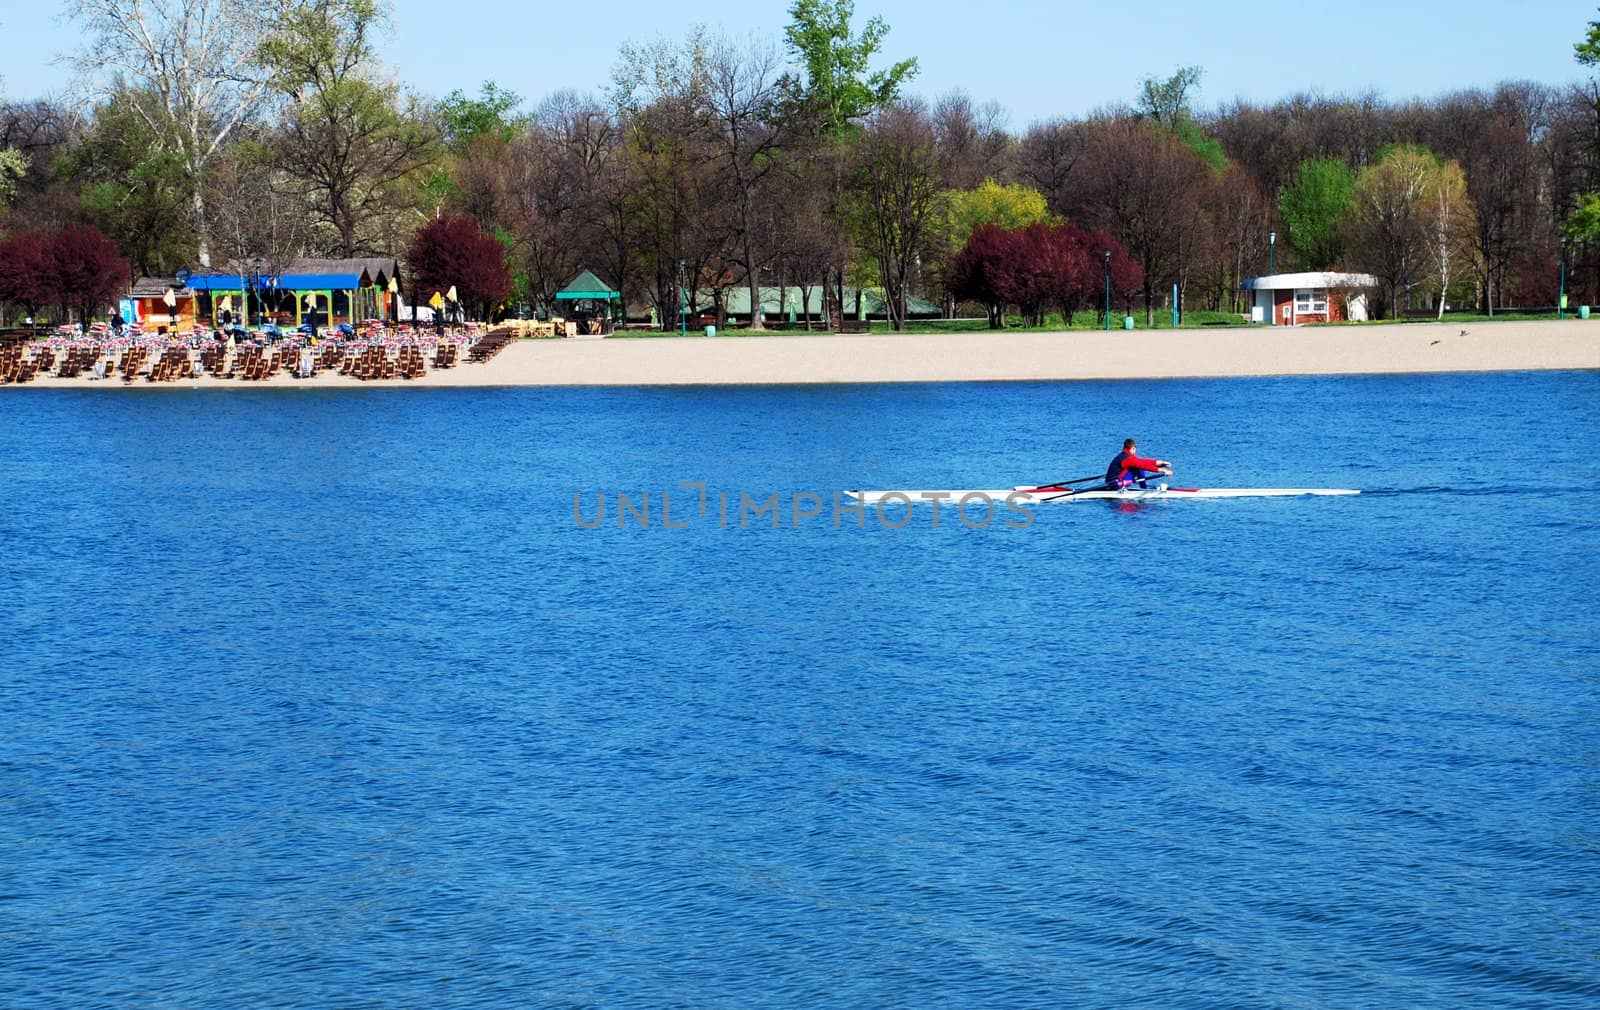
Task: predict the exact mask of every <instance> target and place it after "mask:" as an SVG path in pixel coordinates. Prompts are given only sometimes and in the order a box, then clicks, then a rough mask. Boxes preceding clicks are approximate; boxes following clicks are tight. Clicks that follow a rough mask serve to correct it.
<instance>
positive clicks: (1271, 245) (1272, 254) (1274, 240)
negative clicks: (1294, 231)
mask: <svg viewBox="0 0 1600 1010" xmlns="http://www.w3.org/2000/svg"><path fill="white" fill-rule="evenodd" d="M1277 252H1278V233H1277V232H1275V231H1269V232H1267V276H1268V277H1271V276H1272V266H1273V261H1274V260H1276V259H1277Z"/></svg>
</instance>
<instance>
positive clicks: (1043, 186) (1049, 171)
mask: <svg viewBox="0 0 1600 1010" xmlns="http://www.w3.org/2000/svg"><path fill="white" fill-rule="evenodd" d="M1083 143H1084V126H1083V124H1082V123H1079V122H1073V121H1070V120H1066V119H1052V120H1049V121H1048V122H1043V123H1035V124H1033V125H1032V126H1030V127H1028V132H1027V133H1025V134H1023V137H1022V141H1021V144H1020V145H1019V147H1018V150H1017V169H1016V171H1017V176H1018V177H1019V178H1020V179H1021V180H1022V181H1023V182H1025V183H1027V184H1028V185H1030V186H1032V187H1033V188H1034V189H1037V190H1038V191H1039V192H1041V193H1043V194H1044V198H1045V201H1046V203H1048V204H1049V206H1050V211H1051V213H1053V214H1063V215H1064V214H1066V213H1067V207H1068V205H1069V204H1070V203H1071V195H1070V192H1069V189H1068V187H1069V186H1070V185H1071V183H1072V181H1073V169H1074V168H1075V167H1076V166H1077V164H1078V158H1079V157H1080V156H1081V155H1082V153H1083Z"/></svg>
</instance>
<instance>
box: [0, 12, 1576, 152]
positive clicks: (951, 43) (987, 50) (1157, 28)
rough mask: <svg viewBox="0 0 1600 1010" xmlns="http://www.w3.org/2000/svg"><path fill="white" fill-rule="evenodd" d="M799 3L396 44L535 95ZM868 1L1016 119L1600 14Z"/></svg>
mask: <svg viewBox="0 0 1600 1010" xmlns="http://www.w3.org/2000/svg"><path fill="white" fill-rule="evenodd" d="M55 4H56V0H38V2H34V3H28V2H17V3H7V4H5V5H4V6H3V7H0V39H3V42H4V49H5V52H6V59H5V61H4V64H3V67H0V75H3V78H4V80H3V88H4V94H5V95H6V96H7V97H9V98H12V99H19V98H31V97H37V96H39V95H43V94H53V95H58V94H61V93H62V92H63V91H64V90H65V89H66V87H67V82H68V79H69V77H70V67H68V66H66V65H63V64H60V63H57V62H56V61H55V57H56V56H58V55H60V54H63V53H67V52H70V51H71V50H72V49H73V48H74V46H75V44H76V40H75V31H74V29H73V28H72V26H70V25H68V24H66V23H64V22H62V21H61V20H60V17H59V13H58V12H59V10H60V8H59V7H57V6H56V5H55ZM787 8H788V2H787V0H737V2H736V0H700V2H699V3H697V4H694V5H685V4H676V3H661V2H659V0H612V2H609V3H559V4H557V3H536V4H527V3H525V2H516V0H458V2H455V3H438V2H436V0H429V2H422V0H395V21H396V27H395V31H394V34H393V38H392V43H391V45H390V46H389V50H388V55H389V58H390V61H391V64H393V65H394V66H395V68H396V69H397V71H398V74H399V76H400V78H401V79H402V80H403V81H405V82H406V83H407V84H409V85H410V86H411V87H413V88H416V89H417V90H419V91H422V92H425V93H429V94H433V95H443V94H445V93H447V92H449V91H450V90H452V89H454V88H462V89H465V90H468V91H473V90H476V88H477V86H478V85H479V84H480V83H481V82H482V81H483V80H485V79H486V78H493V79H494V80H496V81H498V82H499V83H500V84H502V85H504V86H505V87H508V88H510V89H511V90H513V91H515V92H517V93H518V94H520V95H522V96H523V97H524V98H526V99H529V100H530V104H531V102H533V101H537V100H538V99H539V98H541V97H543V96H544V95H546V94H549V93H550V92H552V91H555V90H557V89H560V88H575V89H578V90H580V91H582V90H596V89H599V88H600V87H602V86H603V85H604V84H605V83H606V82H607V80H608V79H609V77H610V71H611V68H612V66H613V65H614V64H615V62H616V58H617V44H618V43H619V42H620V41H622V40H624V39H633V40H638V41H643V40H647V39H651V38H654V37H656V36H657V35H660V34H662V33H666V34H669V35H681V33H682V32H683V30H684V29H685V28H686V27H687V25H688V24H689V23H690V22H691V21H700V22H704V23H706V24H708V25H710V26H711V27H712V28H719V29H721V30H723V31H725V32H727V33H728V34H732V35H746V34H751V33H759V34H765V35H767V36H770V37H771V38H773V39H781V37H782V31H783V26H784V24H785V23H787V21H788V14H787ZM686 10H687V11H689V12H690V13H684V12H685V11H686ZM1308 11H1314V12H1315V13H1307V12H1308ZM871 14H881V15H882V16H883V17H884V18H885V19H886V20H887V21H888V23H889V26H890V29H891V30H890V33H889V38H888V40H887V43H886V45H885V55H886V57H887V58H890V59H900V58H903V57H905V56H916V57H917V58H918V60H919V61H920V63H921V67H922V72H921V74H920V76H919V77H918V79H917V80H916V82H915V83H914V84H913V88H912V90H914V91H915V92H917V93H919V94H922V95H925V96H928V97H932V96H936V95H939V94H942V93H944V92H946V91H949V90H951V89H953V88H963V89H965V90H966V91H967V92H968V93H969V94H971V95H972V96H973V98H974V99H976V100H978V101H980V102H981V101H987V100H989V99H996V100H998V101H999V102H1000V103H1001V104H1003V105H1005V106H1006V107H1007V108H1008V109H1009V110H1010V112H1011V124H1012V126H1013V127H1017V128H1020V127H1023V126H1026V125H1027V124H1028V123H1029V122H1030V121H1033V120H1035V119H1042V118H1048V117H1050V116H1053V115H1082V114H1084V113H1086V112H1088V111H1090V110H1093V109H1095V108H1097V107H1100V106H1102V105H1107V104H1112V103H1117V102H1126V101H1131V100H1132V99H1133V96H1134V94H1135V93H1136V91H1137V88H1138V83H1139V80H1140V79H1141V78H1142V77H1145V76H1147V75H1158V76H1164V75H1166V74H1169V73H1171V71H1172V70H1173V69H1174V68H1176V67H1178V66H1182V65H1187V64H1199V65H1200V66H1202V67H1204V68H1205V70H1206V76H1205V80H1204V83H1203V87H1202V92H1201V95H1200V102H1201V105H1202V106H1213V105H1216V104H1217V103H1219V102H1222V101H1225V100H1228V99H1231V98H1234V97H1239V96H1242V97H1245V98H1250V99H1255V100H1270V99H1273V98H1278V97H1283V96H1286V95H1289V94H1292V93H1294V92H1297V91H1303V90H1313V89H1314V90H1320V91H1322V92H1324V93H1329V94H1333V93H1340V92H1355V91H1362V90H1365V89H1368V88H1375V89H1377V90H1378V91H1380V92H1382V93H1383V94H1385V95H1387V96H1389V97H1391V98H1409V97H1415V96H1419V95H1420V96H1428V95H1434V94H1438V93H1441V92H1444V91H1451V90H1456V89H1459V88H1465V87H1474V86H1480V85H1490V84H1493V83H1495V82H1497V81H1501V80H1505V79H1510V78H1522V79H1531V80H1536V81H1541V82H1544V83H1548V84H1563V83H1568V82H1571V81H1575V80H1578V79H1580V77H1581V76H1582V71H1581V68H1579V67H1578V66H1577V65H1576V64H1575V63H1574V62H1573V60H1572V45H1573V43H1574V42H1576V41H1577V40H1578V39H1579V38H1580V37H1581V36H1582V35H1583V33H1584V31H1585V30H1586V27H1587V23H1588V22H1589V21H1590V20H1600V11H1597V3H1596V0H1342V2H1341V0H1331V2H1328V3H1325V4H1311V3H1297V2H1277V0H1256V2H1251V3H1246V2H1237V0H1223V2H1216V3H1206V2H1205V0H1129V2H1116V0H1110V2H1107V0H1090V2H1085V0H988V2H982V0H980V2H976V3H975V2H970V0H969V2H961V3H952V2H949V0H857V5H856V15H857V19H858V21H859V20H864V19H865V18H866V17H867V16H868V15H871Z"/></svg>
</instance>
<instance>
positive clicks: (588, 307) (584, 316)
mask: <svg viewBox="0 0 1600 1010" xmlns="http://www.w3.org/2000/svg"><path fill="white" fill-rule="evenodd" d="M556 304H557V305H558V306H560V307H561V308H562V310H563V311H562V315H564V316H567V317H569V318H571V319H574V320H577V321H578V322H580V323H582V324H585V325H586V326H596V327H597V329H592V330H590V332H591V333H610V332H611V331H612V330H614V329H615V328H616V325H617V323H618V322H620V321H621V320H622V312H623V309H622V292H620V291H617V290H615V289H613V288H612V287H611V285H609V284H607V283H606V282H605V281H603V280H601V279H600V278H599V277H596V276H595V274H594V271H592V270H585V271H583V272H581V273H580V274H578V276H576V277H574V278H572V280H571V281H570V282H568V284H567V286H566V287H564V288H562V289H561V290H560V291H557V292H556Z"/></svg>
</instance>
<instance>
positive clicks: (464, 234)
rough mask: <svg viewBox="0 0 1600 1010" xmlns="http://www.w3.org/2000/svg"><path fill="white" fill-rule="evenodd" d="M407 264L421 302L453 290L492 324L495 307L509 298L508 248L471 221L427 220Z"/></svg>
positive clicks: (414, 289)
mask: <svg viewBox="0 0 1600 1010" xmlns="http://www.w3.org/2000/svg"><path fill="white" fill-rule="evenodd" d="M407 260H408V265H409V266H410V275H411V280H410V285H409V286H410V288H411V290H412V293H413V297H414V298H415V300H416V301H417V302H426V301H427V300H428V299H429V298H431V297H432V296H433V293H434V292H435V291H437V292H439V293H440V294H448V293H449V291H450V288H451V287H454V288H455V289H456V295H457V297H458V298H460V299H461V302H462V304H463V305H465V306H467V307H468V309H469V310H470V311H472V312H473V313H475V314H476V315H477V316H478V318H480V319H489V318H490V317H491V315H492V313H493V311H494V307H495V306H496V305H498V304H499V303H501V302H503V301H505V300H506V299H507V298H508V297H510V295H511V273H510V271H509V270H507V269H506V248H505V246H503V245H501V244H500V242H499V241H498V240H497V239H495V238H494V236H492V235H485V234H483V233H482V232H481V231H479V230H478V226H477V225H476V224H474V223H473V221H472V219H471V218H468V217H440V218H435V219H434V220H432V221H429V222H428V223H427V224H426V225H425V226H423V227H422V229H421V230H419V231H418V232H417V234H416V237H415V238H413V239H412V240H411V250H410V253H409V254H408V257H407Z"/></svg>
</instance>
